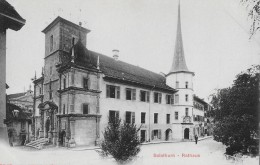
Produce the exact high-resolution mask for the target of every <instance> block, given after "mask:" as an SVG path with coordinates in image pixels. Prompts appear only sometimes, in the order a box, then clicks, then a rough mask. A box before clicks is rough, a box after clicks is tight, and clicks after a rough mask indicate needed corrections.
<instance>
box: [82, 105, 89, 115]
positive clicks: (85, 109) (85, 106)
mask: <svg viewBox="0 0 260 165" xmlns="http://www.w3.org/2000/svg"><path fill="white" fill-rule="evenodd" d="M83 114H89V111H88V104H83Z"/></svg>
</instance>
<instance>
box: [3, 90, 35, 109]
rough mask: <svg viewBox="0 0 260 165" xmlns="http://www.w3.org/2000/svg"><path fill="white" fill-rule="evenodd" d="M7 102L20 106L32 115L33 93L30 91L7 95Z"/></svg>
mask: <svg viewBox="0 0 260 165" xmlns="http://www.w3.org/2000/svg"><path fill="white" fill-rule="evenodd" d="M7 102H8V103H11V104H14V105H16V106H18V107H20V108H21V109H23V110H25V111H27V112H30V113H32V112H33V91H32V90H31V89H29V90H27V91H26V92H22V93H14V94H10V95H7Z"/></svg>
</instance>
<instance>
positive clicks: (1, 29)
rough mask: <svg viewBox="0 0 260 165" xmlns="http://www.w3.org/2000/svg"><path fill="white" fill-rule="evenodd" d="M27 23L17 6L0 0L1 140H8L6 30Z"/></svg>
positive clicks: (17, 28)
mask: <svg viewBox="0 0 260 165" xmlns="http://www.w3.org/2000/svg"><path fill="white" fill-rule="evenodd" d="M24 24H25V19H23V18H22V17H21V16H20V15H19V13H18V12H17V11H16V10H15V8H14V7H13V6H12V5H10V4H9V3H8V2H7V1H6V0H0V141H2V140H4V141H5V142H7V139H8V137H7V129H6V126H5V124H4V119H6V31H7V29H12V30H15V31H18V30H20V29H21V28H22V27H23V26H24Z"/></svg>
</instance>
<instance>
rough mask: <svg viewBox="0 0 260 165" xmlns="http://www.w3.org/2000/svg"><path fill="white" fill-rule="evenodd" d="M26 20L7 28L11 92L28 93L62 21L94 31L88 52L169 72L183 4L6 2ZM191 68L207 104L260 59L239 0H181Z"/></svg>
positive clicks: (152, 0)
mask: <svg viewBox="0 0 260 165" xmlns="http://www.w3.org/2000/svg"><path fill="white" fill-rule="evenodd" d="M7 1H8V2H9V3H10V4H12V5H13V6H14V7H15V9H16V10H17V11H18V12H19V14H20V15H21V16H22V17H23V18H24V19H26V24H25V26H24V27H23V28H22V29H21V30H20V31H18V32H15V31H12V30H8V31H7V84H8V85H9V86H10V88H9V89H7V93H8V94H11V93H18V92H23V91H24V90H28V89H29V85H30V84H31V85H32V81H31V78H33V77H34V75H35V71H36V73H37V77H39V76H40V73H41V68H42V67H43V64H44V59H43V57H44V53H45V52H44V46H45V41H44V34H43V33H42V32H41V31H42V30H43V29H44V28H45V27H46V26H47V25H48V24H50V23H51V22H52V21H53V20H54V19H55V18H56V17H57V16H61V17H63V18H65V19H67V20H69V21H71V22H74V23H76V24H78V23H79V22H82V26H83V27H85V28H87V29H90V30H91V32H90V33H89V34H88V36H87V45H86V47H87V48H88V49H90V50H93V51H96V52H99V53H102V54H105V55H107V56H111V57H112V50H113V49H118V50H119V51H120V53H119V59H120V60H122V61H125V62H128V63H130V64H133V65H137V66H140V67H143V68H145V69H148V70H151V71H153V72H155V73H160V72H163V73H166V74H167V73H168V72H169V70H170V67H171V64H172V59H173V55H174V45H175V38H176V29H177V9H178V0H163V1H162V0H160V1H159V0H138V1H134V0H124V1H122V0H70V1H69V0H37V1H36V0H7ZM181 23H182V36H183V43H184V53H185V58H186V63H187V66H188V69H189V70H190V71H193V72H195V76H194V91H195V94H196V95H198V96H199V97H201V98H205V99H206V100H207V98H208V96H209V95H210V94H212V93H213V92H214V90H215V89H217V88H225V87H228V86H231V85H232V83H233V80H234V79H235V76H236V75H237V74H239V73H240V72H241V71H244V70H246V69H248V68H250V67H251V66H252V65H254V64H259V61H260V58H259V57H260V56H259V55H260V54H259V53H260V40H259V38H257V37H253V38H252V39H249V36H250V35H249V25H250V22H249V21H248V18H247V14H246V9H245V8H244V6H242V5H241V4H239V0H229V1H226V0H196V1H194V0H181Z"/></svg>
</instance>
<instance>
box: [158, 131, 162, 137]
mask: <svg viewBox="0 0 260 165" xmlns="http://www.w3.org/2000/svg"><path fill="white" fill-rule="evenodd" d="M158 138H159V139H161V130H160V129H159V130H158Z"/></svg>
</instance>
